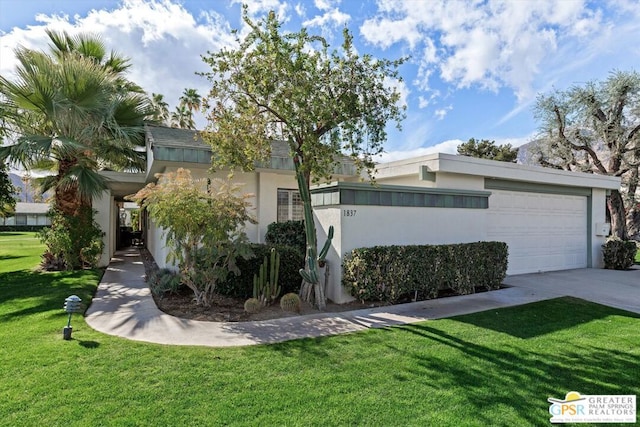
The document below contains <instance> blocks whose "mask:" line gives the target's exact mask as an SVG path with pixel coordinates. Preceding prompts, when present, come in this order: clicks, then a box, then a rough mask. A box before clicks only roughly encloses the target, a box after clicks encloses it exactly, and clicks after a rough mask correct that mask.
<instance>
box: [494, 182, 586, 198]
mask: <svg viewBox="0 0 640 427" xmlns="http://www.w3.org/2000/svg"><path fill="white" fill-rule="evenodd" d="M484 188H486V189H487V190H505V191H522V192H526V193H543V194H562V195H567V196H591V192H592V189H591V187H570V186H567V185H554V184H540V183H537V182H524V181H509V180H506V179H498V178H485V179H484Z"/></svg>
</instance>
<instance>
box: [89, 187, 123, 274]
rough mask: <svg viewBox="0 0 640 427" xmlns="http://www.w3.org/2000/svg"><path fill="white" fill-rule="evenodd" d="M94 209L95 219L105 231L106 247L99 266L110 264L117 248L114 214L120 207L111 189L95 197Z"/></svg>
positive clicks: (104, 240)
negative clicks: (116, 203)
mask: <svg viewBox="0 0 640 427" xmlns="http://www.w3.org/2000/svg"><path fill="white" fill-rule="evenodd" d="M93 209H95V210H96V211H97V213H96V215H95V218H94V219H95V221H96V223H98V226H99V227H100V229H101V230H102V231H103V232H104V233H105V235H104V237H103V239H102V241H103V242H104V249H103V251H102V256H101V257H100V260H99V261H98V266H99V267H106V266H108V265H109V261H110V260H111V257H112V256H113V254H114V253H115V250H116V232H117V230H116V229H115V228H116V227H115V216H114V215H117V209H118V208H117V206H116V205H115V202H114V199H113V196H111V192H110V191H109V190H106V191H103V192H102V194H101V195H100V196H98V197H95V198H94V199H93Z"/></svg>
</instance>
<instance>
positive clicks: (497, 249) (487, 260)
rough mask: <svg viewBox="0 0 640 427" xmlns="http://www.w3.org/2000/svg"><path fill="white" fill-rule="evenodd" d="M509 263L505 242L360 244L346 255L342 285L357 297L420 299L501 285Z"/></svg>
mask: <svg viewBox="0 0 640 427" xmlns="http://www.w3.org/2000/svg"><path fill="white" fill-rule="evenodd" d="M507 262H508V248H507V244H506V243H503V242H477V243H462V244H453V245H424V246H416V245H411V246H374V247H371V248H358V249H354V250H353V251H351V253H349V254H347V256H346V257H345V260H344V262H343V264H342V268H343V275H342V285H343V286H345V287H346V288H347V289H348V290H349V292H350V293H351V295H353V296H354V297H356V298H358V299H359V300H361V301H383V302H388V303H394V302H397V301H398V300H400V299H401V298H404V297H409V296H410V297H412V298H413V297H414V296H415V293H416V292H417V297H418V298H417V299H418V300H423V299H430V298H434V297H436V296H437V295H438V291H439V290H441V289H451V290H452V291H454V292H455V293H457V294H469V293H473V292H475V288H476V287H479V286H484V287H486V288H488V289H498V288H500V286H501V284H502V280H503V279H504V277H505V276H506V272H507Z"/></svg>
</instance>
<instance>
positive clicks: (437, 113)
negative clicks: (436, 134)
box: [433, 105, 453, 120]
mask: <svg viewBox="0 0 640 427" xmlns="http://www.w3.org/2000/svg"><path fill="white" fill-rule="evenodd" d="M451 110H453V105H449V106H448V107H445V108H439V109H437V110H436V111H435V112H434V113H433V115H434V116H436V118H437V119H438V120H442V119H444V118H445V117H446V116H447V113H448V112H449V111H451Z"/></svg>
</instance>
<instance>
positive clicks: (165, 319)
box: [86, 249, 558, 347]
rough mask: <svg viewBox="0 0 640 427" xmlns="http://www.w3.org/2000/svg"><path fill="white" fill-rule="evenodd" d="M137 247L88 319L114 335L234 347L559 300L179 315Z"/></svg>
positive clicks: (502, 294) (495, 294) (121, 259)
mask: <svg viewBox="0 0 640 427" xmlns="http://www.w3.org/2000/svg"><path fill="white" fill-rule="evenodd" d="M144 274H145V272H144V266H143V263H142V261H141V259H140V255H139V252H138V250H137V249H129V250H126V251H121V252H118V253H116V256H115V257H114V258H113V259H112V260H111V263H110V264H109V267H108V268H107V271H106V272H105V274H104V276H103V277H102V281H101V282H100V285H99V286H98V290H97V292H96V295H95V297H94V298H93V301H92V303H91V306H90V307H89V309H88V310H87V313H86V321H87V323H88V324H89V326H91V327H92V328H94V329H96V330H97V331H100V332H103V333H105V334H109V335H115V336H119V337H123V338H127V339H131V340H135V341H145V342H151V343H157V344H171V345H196V346H210V347H231V346H243V345H254V344H266V343H276V342H282V341H288V340H294V339H299V338H309V337H320V336H326V335H337V334H343V333H349V332H356V331H362V330H365V329H367V328H382V327H386V326H392V325H401V324H407V323H415V322H421V321H424V320H429V319H438V318H443V317H450V316H456V315H460V314H468V313H473V312H478V311H484V310H489V309H495V308H500V307H508V306H513V305H520V304H527V303H530V302H535V301H541V300H545V299H550V298H555V297H557V296H558V295H557V294H555V293H551V292H541V291H538V290H533V289H525V288H516V287H512V288H507V289H501V290H498V291H492V292H484V293H479V294H473V295H464V296H457V297H450V298H442V299H437V300H429V301H420V302H415V303H409V304H401V305H396V306H389V307H378V308H371V309H365V310H356V311H350V312H342V313H320V314H312V315H306V316H292V317H286V318H281V319H274V320H263V321H256V322H204V321H197V320H189V319H180V318H177V317H174V316H170V315H168V314H166V313H164V312H162V311H160V310H159V309H158V307H157V306H156V304H155V302H154V300H153V297H152V296H151V292H150V290H149V288H148V287H147V285H146V283H145V282H144Z"/></svg>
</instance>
